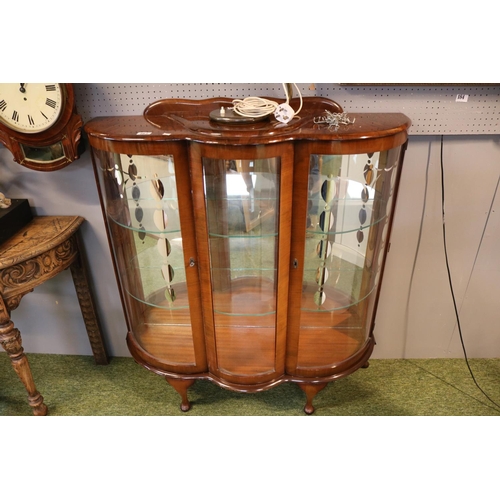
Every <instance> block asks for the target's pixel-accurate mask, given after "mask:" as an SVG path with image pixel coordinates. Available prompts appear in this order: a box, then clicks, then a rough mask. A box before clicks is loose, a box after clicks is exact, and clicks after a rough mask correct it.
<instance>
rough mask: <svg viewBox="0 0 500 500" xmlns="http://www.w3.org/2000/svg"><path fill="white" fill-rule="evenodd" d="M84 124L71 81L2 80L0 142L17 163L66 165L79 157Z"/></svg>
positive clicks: (35, 167)
mask: <svg viewBox="0 0 500 500" xmlns="http://www.w3.org/2000/svg"><path fill="white" fill-rule="evenodd" d="M82 126H83V120H82V118H81V117H80V116H79V115H78V114H77V111H76V106H75V95H74V91H73V85H72V84H71V83H0V142H2V143H3V144H4V146H5V147H6V148H7V149H9V150H10V152H11V153H12V154H13V155H14V161H16V162H17V163H19V164H21V165H23V166H25V167H28V168H31V169H33V170H45V171H51V170H59V169H61V168H63V167H65V166H67V165H68V164H69V163H71V162H72V161H74V160H76V159H77V158H79V156H80V153H81V151H80V150H79V145H80V139H81V131H82Z"/></svg>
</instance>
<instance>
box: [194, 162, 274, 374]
mask: <svg viewBox="0 0 500 500" xmlns="http://www.w3.org/2000/svg"><path fill="white" fill-rule="evenodd" d="M279 167H280V161H279V159H278V158H272V159H265V160H260V159H259V160H253V161H251V160H237V159H236V160H230V161H228V160H215V159H209V158H203V172H204V185H205V199H206V208H207V225H208V233H209V247H210V264H211V279H212V297H213V311H214V312H213V314H214V324H215V335H216V346H217V360H218V363H219V369H220V370H221V371H225V372H227V373H241V374H263V373H268V372H270V371H273V370H274V366H275V327H276V304H277V294H276V289H277V251H278V213H279V178H280V175H279ZM235 353H239V354H238V355H236V356H235Z"/></svg>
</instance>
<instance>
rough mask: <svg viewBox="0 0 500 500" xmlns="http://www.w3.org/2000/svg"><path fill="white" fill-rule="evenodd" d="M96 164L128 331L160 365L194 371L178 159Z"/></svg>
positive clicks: (107, 157) (113, 157)
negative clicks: (125, 311) (192, 368)
mask: <svg viewBox="0 0 500 500" xmlns="http://www.w3.org/2000/svg"><path fill="white" fill-rule="evenodd" d="M98 158H99V159H100V165H99V167H98V168H97V173H98V177H99V181H100V185H101V191H102V193H103V196H104V198H105V207H106V212H107V214H106V215H107V220H108V225H109V229H110V234H111V238H112V245H113V251H114V253H115V258H116V262H117V264H118V273H119V278H120V282H121V287H122V291H123V292H122V293H123V296H124V297H123V299H124V300H125V301H126V303H127V305H128V307H127V313H128V316H129V318H128V319H129V323H130V324H129V327H130V328H131V330H132V331H133V333H134V337H135V339H136V340H137V341H138V343H139V344H140V346H141V347H142V348H143V349H144V350H145V351H147V352H148V353H149V354H151V355H153V356H155V357H156V358H157V359H159V360H160V361H163V362H165V363H168V364H172V365H177V364H181V365H182V364H185V365H192V364H194V363H195V354H194V346H193V337H192V327H191V316H190V310H189V300H188V289H187V283H186V269H185V266H184V254H183V238H182V234H181V228H180V217H179V200H178V195H177V184H176V176H175V168H174V157H173V156H172V155H165V156H142V155H134V156H132V155H125V154H116V153H104V152H98Z"/></svg>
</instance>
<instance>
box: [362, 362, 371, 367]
mask: <svg viewBox="0 0 500 500" xmlns="http://www.w3.org/2000/svg"><path fill="white" fill-rule="evenodd" d="M369 366H370V362H369V361H367V362H366V363H365V364H364V365H363V366H362V367H361V368H368V367H369Z"/></svg>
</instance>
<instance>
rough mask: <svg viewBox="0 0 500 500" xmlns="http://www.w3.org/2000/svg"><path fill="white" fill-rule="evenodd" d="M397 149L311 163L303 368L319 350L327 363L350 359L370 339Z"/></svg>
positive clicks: (319, 157) (317, 158)
mask: <svg viewBox="0 0 500 500" xmlns="http://www.w3.org/2000/svg"><path fill="white" fill-rule="evenodd" d="M399 149H400V148H396V149H393V150H390V151H386V152H380V153H379V152H376V153H369V154H355V155H342V156H335V155H312V156H311V158H310V171H309V183H308V212H307V221H306V240H305V258H304V277H303V288H302V303H301V309H302V311H301V331H300V338H299V343H300V348H299V352H300V355H299V359H298V362H299V365H301V366H304V367H306V366H307V364H308V361H307V360H308V359H311V358H310V357H308V355H309V353H310V352H312V351H313V350H314V351H315V352H316V358H315V361H314V364H315V365H316V366H317V365H318V359H317V357H318V353H322V354H321V357H322V359H321V362H320V363H319V364H322V365H323V366H326V365H331V364H334V363H336V362H339V361H342V360H344V359H347V358H348V357H350V356H352V355H354V354H355V353H356V352H357V351H358V350H359V349H360V348H361V347H362V346H363V345H364V343H365V341H366V340H367V338H368V335H369V333H370V332H369V328H370V325H371V319H372V314H373V308H374V304H375V298H376V291H377V284H378V279H379V276H380V270H381V267H382V264H383V262H382V261H383V257H384V253H385V252H384V248H385V245H386V239H387V232H388V222H389V214H390V211H391V209H392V205H393V196H392V194H393V190H394V184H395V181H396V173H397V170H398V161H399ZM318 345H321V349H319V348H318Z"/></svg>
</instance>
